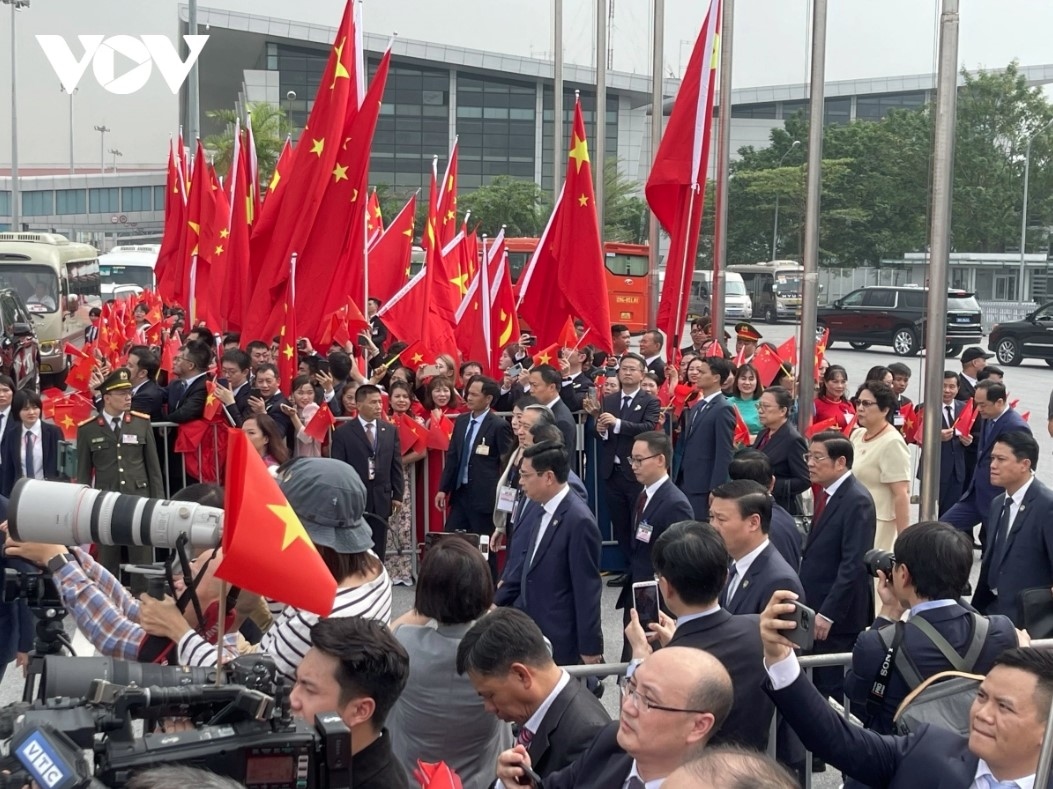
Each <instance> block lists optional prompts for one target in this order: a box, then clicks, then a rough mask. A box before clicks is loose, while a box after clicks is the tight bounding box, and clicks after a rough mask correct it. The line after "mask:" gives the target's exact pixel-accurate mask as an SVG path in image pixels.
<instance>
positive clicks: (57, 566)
mask: <svg viewBox="0 0 1053 789" xmlns="http://www.w3.org/2000/svg"><path fill="white" fill-rule="evenodd" d="M75 561H77V558H76V557H75V556H74V555H73V554H72V553H60V554H59V555H58V556H52V557H51V558H50V559H48V564H47V568H48V572H49V573H51V574H52V575H54V574H55V573H57V572H58V571H59V570H61V569H62V568H63V567H65V566H66V565H67V564H69V563H70V562H75Z"/></svg>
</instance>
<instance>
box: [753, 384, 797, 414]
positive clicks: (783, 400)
mask: <svg viewBox="0 0 1053 789" xmlns="http://www.w3.org/2000/svg"><path fill="white" fill-rule="evenodd" d="M761 394H770V395H771V396H772V397H774V398H775V405H777V406H778V407H779V408H782V409H785V411H786V413H787V414H789V413H790V409H791V408H793V395H792V394H790V390H789V389H787V388H786V387H785V386H769V387H768V388H767V389H765V390H764V391H763V392H762V393H761Z"/></svg>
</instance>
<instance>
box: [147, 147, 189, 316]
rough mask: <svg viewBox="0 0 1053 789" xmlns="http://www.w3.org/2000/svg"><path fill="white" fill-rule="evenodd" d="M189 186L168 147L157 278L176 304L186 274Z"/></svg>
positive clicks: (165, 295) (165, 294)
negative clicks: (179, 284) (175, 291)
mask: <svg viewBox="0 0 1053 789" xmlns="http://www.w3.org/2000/svg"><path fill="white" fill-rule="evenodd" d="M185 223H186V184H185V183H183V173H182V169H181V168H180V167H179V165H178V163H177V161H176V157H175V152H174V151H173V150H172V144H171V142H169V145H168V176H167V178H166V179H165V224H164V235H162V236H161V250H160V251H159V252H158V253H157V263H156V264H155V265H154V277H155V279H156V282H157V289H158V291H159V292H160V293H161V294H162V295H163V296H164V297H165V299H166V300H168V301H172V300H173V298H172V291H173V289H174V288H175V283H176V281H178V279H179V277H180V276H181V274H182V271H183V243H184V240H185V233H184V232H183V228H185V227H186V224H185Z"/></svg>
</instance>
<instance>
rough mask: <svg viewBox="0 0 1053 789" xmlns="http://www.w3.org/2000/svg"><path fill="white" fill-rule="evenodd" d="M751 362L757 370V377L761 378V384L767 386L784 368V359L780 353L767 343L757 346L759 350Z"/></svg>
mask: <svg viewBox="0 0 1053 789" xmlns="http://www.w3.org/2000/svg"><path fill="white" fill-rule="evenodd" d="M750 364H752V365H753V366H754V368H756V370H757V378H758V379H760V385H761V386H762V387H767V386H771V382H772V381H774V380H775V376H776V375H778V374H779V370H781V369H782V367H783V360H782V358H781V357H780V356H779V354H777V353H776V352H775V351H773V350H772V349H771V348H769V347H768V346H767V345H762V346H760V347H759V348H757V352H756V353H755V354H754V355H753V359H752V361H751V362H750Z"/></svg>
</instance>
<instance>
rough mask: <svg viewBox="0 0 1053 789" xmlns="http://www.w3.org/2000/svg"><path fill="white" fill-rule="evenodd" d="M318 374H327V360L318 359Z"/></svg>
mask: <svg viewBox="0 0 1053 789" xmlns="http://www.w3.org/2000/svg"><path fill="white" fill-rule="evenodd" d="M318 372H320V373H328V372H329V360H328V359H319V360H318Z"/></svg>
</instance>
